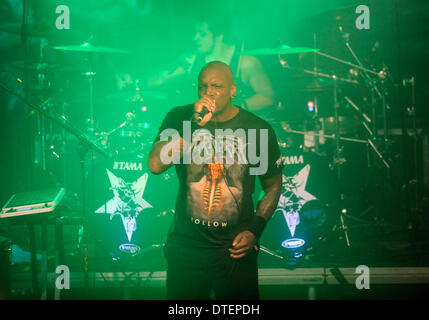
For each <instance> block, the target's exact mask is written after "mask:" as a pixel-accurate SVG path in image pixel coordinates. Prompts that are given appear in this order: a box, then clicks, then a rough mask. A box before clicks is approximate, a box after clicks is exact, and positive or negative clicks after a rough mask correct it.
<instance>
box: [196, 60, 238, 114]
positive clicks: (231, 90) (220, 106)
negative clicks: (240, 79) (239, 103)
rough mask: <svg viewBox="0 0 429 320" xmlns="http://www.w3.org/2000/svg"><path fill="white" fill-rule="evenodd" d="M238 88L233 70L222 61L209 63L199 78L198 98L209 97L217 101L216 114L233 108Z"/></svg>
mask: <svg viewBox="0 0 429 320" xmlns="http://www.w3.org/2000/svg"><path fill="white" fill-rule="evenodd" d="M236 91H237V89H236V86H235V84H234V76H233V74H232V70H231V68H230V67H229V66H228V65H227V64H225V63H223V62H220V61H213V62H210V63H208V64H207V65H205V66H204V68H203V69H201V71H200V74H199V76H198V97H199V98H202V97H209V98H212V99H213V100H215V101H216V110H215V112H214V113H215V114H219V113H222V112H224V111H226V109H228V108H231V107H232V99H233V98H234V97H235V95H236Z"/></svg>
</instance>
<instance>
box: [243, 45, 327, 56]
mask: <svg viewBox="0 0 429 320" xmlns="http://www.w3.org/2000/svg"><path fill="white" fill-rule="evenodd" d="M319 50H320V49H315V48H306V47H290V46H287V45H281V46H279V47H275V48H263V49H255V50H250V51H244V52H240V53H239V55H242V56H266V55H276V54H296V53H306V52H316V51H319Z"/></svg>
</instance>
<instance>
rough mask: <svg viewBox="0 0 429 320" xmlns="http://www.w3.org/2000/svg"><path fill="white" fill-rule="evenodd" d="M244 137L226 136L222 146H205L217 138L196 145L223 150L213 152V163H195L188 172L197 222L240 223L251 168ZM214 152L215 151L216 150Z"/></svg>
mask: <svg viewBox="0 0 429 320" xmlns="http://www.w3.org/2000/svg"><path fill="white" fill-rule="evenodd" d="M240 139H241V137H237V136H232V135H231V136H225V139H224V140H223V142H222V144H220V145H219V144H218V145H217V147H218V148H216V147H215V148H213V146H212V145H210V146H209V145H201V144H208V143H210V144H211V143H212V142H214V144H216V143H219V141H215V139H202V140H201V141H200V142H199V143H198V144H197V145H196V146H195V148H199V149H200V150H202V149H204V150H212V151H213V150H218V151H219V150H222V151H223V152H222V153H220V154H216V155H212V158H211V159H212V161H211V163H210V164H200V165H197V164H195V163H192V164H191V165H190V166H189V168H188V171H187V182H188V199H187V201H188V208H189V210H188V212H189V213H190V214H191V217H190V218H191V220H192V222H193V223H195V224H199V225H203V226H208V227H213V228H224V227H227V226H229V225H233V224H235V223H236V222H237V219H238V211H239V209H238V208H240V207H241V203H242V198H243V185H242V183H243V181H244V177H245V174H246V171H247V169H248V168H247V167H248V166H247V163H246V161H245V160H243V159H245V158H246V157H245V155H246V153H245V152H246V148H245V145H246V144H245V143H243V140H240ZM213 152H214V151H213Z"/></svg>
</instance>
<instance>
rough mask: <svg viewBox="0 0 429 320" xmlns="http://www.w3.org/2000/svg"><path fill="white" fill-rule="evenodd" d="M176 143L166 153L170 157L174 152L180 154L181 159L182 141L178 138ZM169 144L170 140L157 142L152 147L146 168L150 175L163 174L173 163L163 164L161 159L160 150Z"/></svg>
mask: <svg viewBox="0 0 429 320" xmlns="http://www.w3.org/2000/svg"><path fill="white" fill-rule="evenodd" d="M177 141H178V143H177V144H175V145H173V146H172V147H171V148H170V150H169V152H168V154H169V156H170V157H171V156H172V155H173V153H176V152H180V156H181V157H182V155H183V139H182V138H181V137H180V138H179V139H178V140H177ZM170 142H171V140H168V141H158V142H155V143H154V144H153V145H152V149H151V150H150V153H149V161H148V167H149V170H150V171H151V172H152V173H154V174H160V173H163V172H164V171H165V170H167V169H168V168H170V167H171V166H172V165H173V163H167V164H165V163H164V162H163V161H162V159H161V150H162V148H163V147H165V146H166V145H167V144H168V143H170Z"/></svg>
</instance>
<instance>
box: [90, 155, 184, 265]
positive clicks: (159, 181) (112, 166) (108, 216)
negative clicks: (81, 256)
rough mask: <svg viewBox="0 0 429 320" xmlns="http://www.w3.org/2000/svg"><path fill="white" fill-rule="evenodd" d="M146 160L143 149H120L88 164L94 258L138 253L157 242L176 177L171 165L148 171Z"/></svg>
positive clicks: (161, 239) (166, 224)
mask: <svg viewBox="0 0 429 320" xmlns="http://www.w3.org/2000/svg"><path fill="white" fill-rule="evenodd" d="M147 160H148V159H147V154H139V155H137V156H136V155H126V154H124V153H120V154H119V155H117V156H115V157H114V158H113V159H110V160H107V161H105V162H104V163H103V164H101V163H100V164H98V166H97V168H96V170H94V171H95V172H96V173H95V174H94V177H93V179H94V181H93V183H94V185H95V186H96V189H95V190H92V193H93V196H92V199H93V201H92V204H91V207H92V210H91V211H92V212H93V214H92V217H93V219H92V224H91V226H92V227H91V230H92V232H91V233H92V234H93V236H94V238H95V239H94V240H95V252H96V254H97V256H98V257H99V258H102V257H110V258H112V259H113V260H118V259H120V258H123V257H125V256H126V257H129V256H144V253H146V252H148V251H152V249H153V248H161V249H162V247H163V243H164V242H165V239H166V237H167V232H168V230H169V227H170V224H171V222H172V219H173V215H174V207H175V195H176V194H177V189H178V181H177V177H176V174H175V171H174V170H172V169H170V170H168V171H167V172H165V173H163V174H160V175H154V174H152V173H151V172H150V171H149V169H148V167H147ZM159 251H160V252H161V251H162V250H159Z"/></svg>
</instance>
